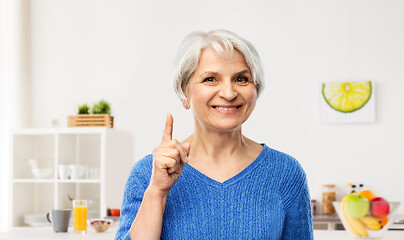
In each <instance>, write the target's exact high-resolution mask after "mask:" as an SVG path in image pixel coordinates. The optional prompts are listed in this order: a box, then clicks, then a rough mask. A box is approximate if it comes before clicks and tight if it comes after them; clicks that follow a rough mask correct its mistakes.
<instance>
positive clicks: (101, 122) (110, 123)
mask: <svg viewBox="0 0 404 240" xmlns="http://www.w3.org/2000/svg"><path fill="white" fill-rule="evenodd" d="M67 126H68V127H109V128H113V127H114V117H112V116H110V115H109V114H78V115H73V116H67Z"/></svg>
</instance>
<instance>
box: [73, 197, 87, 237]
mask: <svg viewBox="0 0 404 240" xmlns="http://www.w3.org/2000/svg"><path fill="white" fill-rule="evenodd" d="M73 222H74V232H77V233H82V234H85V233H86V232H87V200H73Z"/></svg>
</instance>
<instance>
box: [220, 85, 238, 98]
mask: <svg viewBox="0 0 404 240" xmlns="http://www.w3.org/2000/svg"><path fill="white" fill-rule="evenodd" d="M237 95H238V94H237V91H236V89H235V88H234V86H233V84H232V83H223V84H222V85H221V86H220V91H219V96H220V97H222V98H224V99H226V100H227V101H229V102H230V101H232V100H234V99H235V98H236V97H237Z"/></svg>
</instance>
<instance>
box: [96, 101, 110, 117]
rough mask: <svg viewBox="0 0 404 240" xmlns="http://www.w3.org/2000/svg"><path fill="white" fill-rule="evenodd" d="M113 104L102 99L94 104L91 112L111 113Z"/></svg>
mask: <svg viewBox="0 0 404 240" xmlns="http://www.w3.org/2000/svg"><path fill="white" fill-rule="evenodd" d="M110 111H111V106H110V104H109V103H108V102H107V101H105V100H100V101H99V102H98V103H96V104H94V105H93V107H92V109H91V112H92V113H93V114H111V113H110Z"/></svg>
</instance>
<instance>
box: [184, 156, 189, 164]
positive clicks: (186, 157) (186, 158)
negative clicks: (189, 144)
mask: <svg viewBox="0 0 404 240" xmlns="http://www.w3.org/2000/svg"><path fill="white" fill-rule="evenodd" d="M188 161H189V160H188V155H187V156H185V162H186V163H187V162H188Z"/></svg>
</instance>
